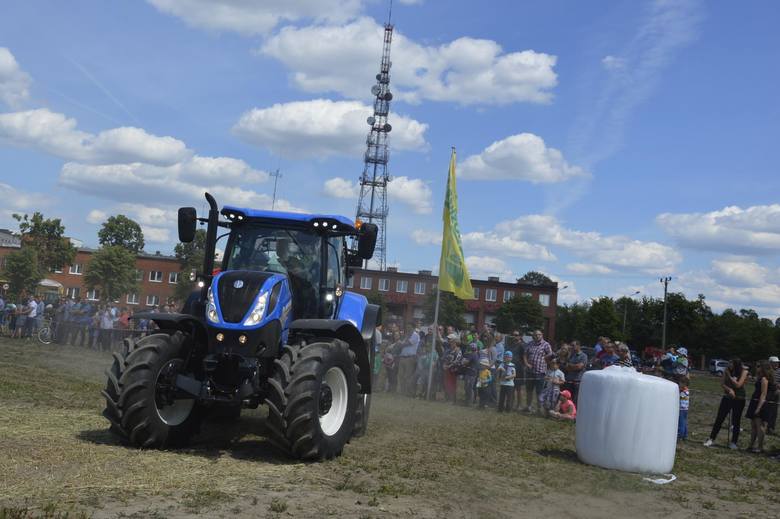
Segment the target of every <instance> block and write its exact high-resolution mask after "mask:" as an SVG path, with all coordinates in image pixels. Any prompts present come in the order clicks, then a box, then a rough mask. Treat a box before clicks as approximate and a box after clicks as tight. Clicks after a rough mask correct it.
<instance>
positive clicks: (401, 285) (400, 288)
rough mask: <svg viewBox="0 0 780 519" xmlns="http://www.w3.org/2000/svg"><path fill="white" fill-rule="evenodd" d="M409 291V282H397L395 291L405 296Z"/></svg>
mask: <svg viewBox="0 0 780 519" xmlns="http://www.w3.org/2000/svg"><path fill="white" fill-rule="evenodd" d="M408 289H409V282H408V281H406V280H405V279H399V280H398V281H396V282H395V291H396V292H398V293H399V294H405V293H406V291H407V290H408Z"/></svg>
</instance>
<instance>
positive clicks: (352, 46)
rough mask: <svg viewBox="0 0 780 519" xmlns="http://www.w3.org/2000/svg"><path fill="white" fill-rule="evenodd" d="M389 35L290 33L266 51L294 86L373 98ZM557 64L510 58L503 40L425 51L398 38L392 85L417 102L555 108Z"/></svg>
mask: <svg viewBox="0 0 780 519" xmlns="http://www.w3.org/2000/svg"><path fill="white" fill-rule="evenodd" d="M383 33H384V27H383V26H382V25H380V24H378V23H377V22H376V21H374V20H373V19H371V18H367V17H363V18H359V19H357V20H354V21H352V22H350V23H348V24H346V25H313V26H307V27H293V26H288V27H284V28H283V29H281V30H280V31H279V32H278V33H277V34H275V35H274V36H272V37H271V38H269V39H268V40H267V41H266V42H265V43H264V45H263V46H262V48H261V50H260V51H261V52H262V53H263V54H266V55H268V56H271V57H274V58H276V59H278V60H280V61H281V62H282V63H284V64H285V66H287V68H289V69H290V70H291V71H292V76H291V79H292V81H293V82H294V83H295V84H296V85H297V86H298V87H300V88H302V89H303V90H305V91H308V92H337V93H340V94H342V95H345V96H347V97H352V98H358V99H365V98H367V97H368V96H369V88H368V85H367V83H366V81H367V80H370V78H373V77H374V75H375V74H376V69H377V63H378V60H379V56H381V54H382V41H383ZM556 59H557V58H556V57H555V56H551V55H549V54H544V53H539V52H535V51H533V50H524V51H520V52H509V53H505V52H504V51H503V49H502V48H501V46H500V45H499V44H498V43H496V42H495V41H492V40H482V39H475V38H468V37H463V38H458V39H456V40H454V41H451V42H449V43H445V44H442V45H439V46H424V45H420V44H418V43H416V42H414V41H412V40H410V39H408V38H406V37H405V36H404V35H403V34H401V33H399V32H398V31H396V32H395V33H394V34H393V50H392V60H393V68H392V69H391V71H390V75H391V84H392V85H393V88H394V89H395V93H396V95H397V96H398V97H400V98H401V99H403V100H406V101H409V102H420V101H422V100H424V99H428V100H433V101H450V102H456V103H459V104H463V105H470V104H495V105H500V104H507V103H515V102H532V103H547V102H549V101H550V100H551V99H552V93H551V92H550V90H551V89H552V88H553V87H555V85H556V84H557V76H556V74H555V71H554V70H553V68H554V67H555V63H556Z"/></svg>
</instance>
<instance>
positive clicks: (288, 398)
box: [266, 339, 362, 459]
mask: <svg viewBox="0 0 780 519" xmlns="http://www.w3.org/2000/svg"><path fill="white" fill-rule="evenodd" d="M358 390H359V384H358V381H357V366H356V365H355V355H354V353H353V352H352V351H351V350H350V349H349V345H348V344H347V343H346V342H344V341H341V340H338V339H334V340H333V341H331V342H315V343H312V344H308V345H305V346H303V345H292V346H285V347H284V350H283V353H282V356H281V358H280V359H278V360H276V361H275V370H274V375H273V377H272V378H270V379H269V380H268V391H267V395H268V396H267V398H266V404H267V405H268V408H269V413H268V421H267V424H268V429H269V431H270V435H271V438H270V439H271V441H272V442H273V443H275V444H276V445H277V446H278V447H280V448H282V449H283V450H285V451H286V452H288V453H290V454H292V455H293V456H295V457H296V458H299V459H331V458H334V457H336V456H339V455H340V454H341V452H342V450H343V449H344V445H345V444H346V443H347V441H349V439H350V438H351V437H352V433H353V429H354V425H355V418H356V417H355V411H356V408H357V404H358V397H359V396H362V395H358Z"/></svg>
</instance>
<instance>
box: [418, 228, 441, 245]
mask: <svg viewBox="0 0 780 519" xmlns="http://www.w3.org/2000/svg"><path fill="white" fill-rule="evenodd" d="M410 237H411V238H412V241H414V243H416V244H417V245H441V240H442V236H441V233H440V232H434V231H428V230H426V229H415V230H413V231H412V234H411V235H410Z"/></svg>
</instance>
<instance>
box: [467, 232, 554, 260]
mask: <svg viewBox="0 0 780 519" xmlns="http://www.w3.org/2000/svg"><path fill="white" fill-rule="evenodd" d="M461 240H462V241H463V247H464V250H466V252H469V251H479V252H492V253H493V254H498V255H500V256H505V257H512V258H522V259H528V260H542V261H555V259H556V258H555V255H554V254H553V253H551V252H550V251H549V250H548V249H547V247H544V246H543V245H539V244H536V243H530V242H528V241H525V240H522V239H518V238H516V237H513V236H507V235H503V234H501V233H496V232H493V231H491V232H467V233H465V234H464V235H463V236H461Z"/></svg>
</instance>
